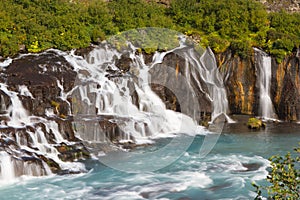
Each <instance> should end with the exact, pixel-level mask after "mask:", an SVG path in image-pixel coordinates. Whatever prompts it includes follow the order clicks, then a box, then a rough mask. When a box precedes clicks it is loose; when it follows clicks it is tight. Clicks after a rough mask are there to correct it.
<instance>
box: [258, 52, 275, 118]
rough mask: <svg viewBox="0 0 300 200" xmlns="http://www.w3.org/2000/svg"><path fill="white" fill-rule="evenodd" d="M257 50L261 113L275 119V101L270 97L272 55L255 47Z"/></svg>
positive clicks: (264, 116) (263, 116)
mask: <svg viewBox="0 0 300 200" xmlns="http://www.w3.org/2000/svg"><path fill="white" fill-rule="evenodd" d="M254 50H255V52H256V67H257V71H258V84H259V85H258V86H259V115H260V116H261V117H262V118H264V119H275V118H276V114H275V112H274V107H273V103H272V100H271V97H270V89H271V76H272V68H271V67H272V65H271V57H270V56H268V55H267V54H266V53H265V52H263V51H261V50H259V49H256V48H255V49H254Z"/></svg>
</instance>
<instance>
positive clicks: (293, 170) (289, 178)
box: [253, 147, 300, 200]
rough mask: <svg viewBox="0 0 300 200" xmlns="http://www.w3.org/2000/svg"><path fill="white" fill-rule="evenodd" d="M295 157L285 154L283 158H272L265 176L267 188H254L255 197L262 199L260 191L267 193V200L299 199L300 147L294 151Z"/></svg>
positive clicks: (256, 186)
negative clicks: (269, 169) (267, 173)
mask: <svg viewBox="0 0 300 200" xmlns="http://www.w3.org/2000/svg"><path fill="white" fill-rule="evenodd" d="M295 153H296V154H297V155H296V156H292V155H291V153H287V154H286V155H285V157H281V156H272V157H271V158H270V161H271V167H272V169H271V171H270V172H269V175H268V176H267V181H268V182H269V184H270V185H269V186H265V187H263V186H258V185H256V184H253V186H254V187H255V188H256V192H257V197H256V198H255V199H258V200H260V199H262V191H267V193H268V199H275V200H277V199H278V200H281V199H290V200H294V199H295V200H296V199H299V198H300V163H299V162H300V156H299V154H300V147H298V148H297V149H295Z"/></svg>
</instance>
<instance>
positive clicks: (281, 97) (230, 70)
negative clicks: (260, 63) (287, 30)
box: [217, 52, 300, 121]
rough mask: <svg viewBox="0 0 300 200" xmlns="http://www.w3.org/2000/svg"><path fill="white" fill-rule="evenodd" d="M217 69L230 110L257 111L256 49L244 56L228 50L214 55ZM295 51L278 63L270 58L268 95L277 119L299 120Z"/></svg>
mask: <svg viewBox="0 0 300 200" xmlns="http://www.w3.org/2000/svg"><path fill="white" fill-rule="evenodd" d="M217 60H218V64H219V69H220V71H221V72H223V76H224V82H225V85H226V88H227V94H228V101H229V107H230V111H231V113H232V114H248V115H249V114H250V115H256V116H258V115H259V110H258V109H259V98H260V97H259V90H260V88H259V84H257V82H258V78H257V76H258V72H257V69H256V67H255V65H256V62H257V61H256V60H255V53H254V52H253V54H252V55H251V56H249V57H248V58H247V59H241V58H240V57H237V56H231V53H230V52H226V53H223V54H219V55H217ZM299 70H300V66H299V57H298V56H297V53H295V54H293V55H291V56H288V57H286V58H285V59H284V61H283V62H282V63H280V64H278V63H276V60H275V58H272V79H271V91H270V97H271V100H272V102H273V106H274V109H275V113H276V114H277V116H278V119H280V120H284V121H299V120H300V108H299V107H300V101H299V98H300V84H299V83H300V82H299V80H300V74H299Z"/></svg>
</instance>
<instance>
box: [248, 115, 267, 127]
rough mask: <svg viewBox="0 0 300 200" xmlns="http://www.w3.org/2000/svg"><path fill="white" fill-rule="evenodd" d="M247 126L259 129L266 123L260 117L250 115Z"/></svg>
mask: <svg viewBox="0 0 300 200" xmlns="http://www.w3.org/2000/svg"><path fill="white" fill-rule="evenodd" d="M247 126H248V128H250V129H260V128H262V127H263V128H264V127H265V126H266V125H265V124H264V123H263V122H262V121H261V120H260V119H257V118H255V117H251V118H249V120H248V122H247Z"/></svg>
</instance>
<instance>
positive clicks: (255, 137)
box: [0, 123, 300, 200]
mask: <svg viewBox="0 0 300 200" xmlns="http://www.w3.org/2000/svg"><path fill="white" fill-rule="evenodd" d="M299 130H300V129H299V124H293V123H273V124H272V123H271V124H268V126H267V128H266V129H265V130H261V131H249V130H248V129H247V128H246V126H245V125H244V124H243V123H236V124H228V125H225V127H224V129H223V133H222V134H221V135H220V138H219V139H218V142H217V144H216V145H215V146H214V148H213V150H212V151H211V152H210V153H209V154H208V155H207V156H206V157H204V158H200V157H199V148H200V146H201V144H202V142H203V139H204V137H205V136H204V135H197V136H195V137H194V141H193V143H192V144H191V145H190V147H189V148H188V149H187V151H186V152H184V153H183V154H182V156H181V157H180V158H179V159H178V160H176V161H175V162H173V163H172V164H170V165H168V166H166V167H165V168H162V169H159V170H157V171H154V172H143V173H127V172H122V171H118V170H115V169H112V168H110V167H107V166H105V165H103V164H102V163H101V157H99V159H91V160H86V161H84V163H85V165H86V168H87V169H88V170H89V171H88V172H87V173H82V174H76V175H63V176H59V175H53V176H49V177H39V178H30V177H24V176H23V177H21V178H19V179H18V180H17V181H16V182H15V183H13V184H9V185H2V186H1V188H0V199H118V200H119V199H181V200H183V199H192V200H198V199H253V198H254V197H255V193H254V192H253V191H254V188H253V187H252V185H251V183H252V182H256V183H258V184H265V182H264V178H265V177H266V175H267V169H268V164H269V163H268V160H267V159H268V158H269V157H270V156H271V155H274V154H281V155H284V154H285V153H286V152H287V151H292V149H293V147H296V146H297V144H298V142H300V139H299V138H300V131H299ZM178 137H187V136H178ZM188 137H192V136H188ZM170 140H172V138H161V139H156V140H155V143H154V144H153V145H150V146H146V147H140V148H137V149H135V150H133V151H135V152H136V153H140V154H143V153H145V152H149V151H155V150H156V149H158V148H160V147H162V146H164V145H166V144H168V143H169V142H170ZM179 145H180V144H179ZM175 148H176V145H174V151H175ZM169 150H172V149H169ZM103 156H104V157H105V155H103ZM156 159H163V158H159V157H157V158H156ZM147 162H149V163H151V161H148V160H147ZM125 164H126V163H125ZM127 164H128V163H127Z"/></svg>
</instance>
